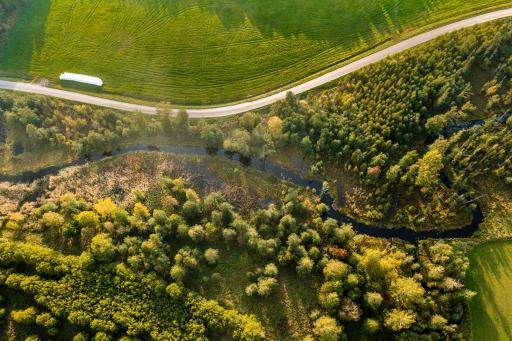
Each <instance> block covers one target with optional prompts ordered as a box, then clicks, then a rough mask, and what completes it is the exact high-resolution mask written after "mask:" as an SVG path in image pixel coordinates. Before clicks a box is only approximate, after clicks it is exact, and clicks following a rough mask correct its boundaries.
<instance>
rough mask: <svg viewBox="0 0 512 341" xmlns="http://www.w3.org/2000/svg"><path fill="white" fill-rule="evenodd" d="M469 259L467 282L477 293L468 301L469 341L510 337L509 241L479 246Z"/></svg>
mask: <svg viewBox="0 0 512 341" xmlns="http://www.w3.org/2000/svg"><path fill="white" fill-rule="evenodd" d="M470 260H471V268H470V272H469V278H468V283H467V284H468V287H469V289H471V290H474V291H476V292H477V296H476V297H475V298H474V299H473V301H472V303H471V321H472V331H473V340H475V341H480V340H484V341H487V340H496V341H501V340H503V341H505V340H511V339H512V296H511V290H512V271H511V264H512V241H500V242H491V243H487V244H484V245H481V246H479V247H477V248H476V249H475V250H473V252H472V253H471V256H470Z"/></svg>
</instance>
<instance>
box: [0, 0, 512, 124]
mask: <svg viewBox="0 0 512 341" xmlns="http://www.w3.org/2000/svg"><path fill="white" fill-rule="evenodd" d="M510 16H512V8H508V9H504V10H499V11H494V12H490V13H486V14H482V15H478V16H475V17H471V18H467V19H464V20H460V21H457V22H454V23H451V24H448V25H445V26H442V27H439V28H436V29H433V30H431V31H428V32H425V33H422V34H419V35H417V36H414V37H412V38H409V39H406V40H403V41H401V42H399V43H397V44H394V45H392V46H389V47H387V48H384V49H382V50H380V51H377V52H375V53H372V54H370V55H368V56H366V57H363V58H361V59H358V60H356V61H354V62H351V63H349V64H346V65H344V66H341V67H339V68H337V69H335V70H333V71H330V72H327V73H325V74H323V75H321V76H318V77H316V78H313V79H311V80H308V81H305V82H303V83H301V84H299V85H296V86H293V87H291V88H287V89H284V90H281V91H279V92H276V93H273V94H269V95H263V96H262V97H260V98H257V99H248V100H246V101H244V102H242V103H238V104H232V105H225V106H219V107H212V108H190V109H187V111H188V114H189V116H190V117H192V118H214V117H225V116H231V115H236V114H240V113H243V112H246V111H250V110H255V109H259V108H262V107H265V106H268V105H270V104H273V103H275V102H277V101H279V100H282V99H284V98H285V97H286V94H287V93H288V92H290V91H291V92H292V93H294V94H300V93H304V92H306V91H309V90H312V89H314V88H317V87H319V86H321V85H324V84H327V83H330V82H332V81H334V80H336V79H338V78H340V77H343V76H345V75H347V74H350V73H352V72H354V71H357V70H359V69H361V68H363V67H365V66H368V65H371V64H373V63H376V62H378V61H381V60H383V59H385V58H387V57H389V56H391V55H394V54H397V53H400V52H403V51H405V50H408V49H410V48H413V47H416V46H418V45H421V44H423V43H426V42H428V41H431V40H433V39H435V38H438V37H440V36H442V35H445V34H447V33H450V32H454V31H457V30H460V29H463V28H466V27H470V26H474V25H478V24H482V23H486V22H489V21H493V20H498V19H503V18H507V17H510ZM0 89H3V90H12V91H20V92H26V93H32V94H38V95H45V96H51V97H57V98H61V99H65V100H70V101H76V102H81V103H86V104H91V105H97V106H101V107H107V108H111V109H117V110H123V111H131V112H141V113H144V114H156V107H154V106H148V105H141V104H135V103H129V102H121V101H116V100H111V99H106V98H101V97H95V96H91V95H86V94H82V93H76V92H72V91H66V90H60V89H54V88H49V87H44V86H41V85H37V84H32V83H24V82H12V81H6V80H0Z"/></svg>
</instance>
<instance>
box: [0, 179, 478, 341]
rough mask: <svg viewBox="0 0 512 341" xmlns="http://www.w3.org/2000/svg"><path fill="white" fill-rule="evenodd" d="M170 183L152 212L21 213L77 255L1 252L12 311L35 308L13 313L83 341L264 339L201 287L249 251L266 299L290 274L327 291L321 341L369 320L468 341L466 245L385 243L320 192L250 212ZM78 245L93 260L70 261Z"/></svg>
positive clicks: (13, 223)
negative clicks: (356, 228)
mask: <svg viewBox="0 0 512 341" xmlns="http://www.w3.org/2000/svg"><path fill="white" fill-rule="evenodd" d="M159 181H160V183H159V185H158V187H159V189H160V191H159V192H158V196H156V199H155V194H154V193H153V194H152V197H153V200H151V202H152V205H149V204H148V200H147V199H148V197H149V195H148V196H147V194H149V193H142V192H140V191H139V192H138V193H137V201H136V202H135V203H134V204H133V206H132V207H120V206H118V205H117V204H116V203H115V202H113V201H112V199H111V198H103V199H100V200H98V201H97V202H87V201H85V200H83V199H80V198H76V197H75V196H74V195H72V194H70V193H68V194H65V195H63V196H61V197H60V198H59V199H58V201H51V200H47V201H45V202H42V203H41V205H40V206H38V207H33V208H32V209H25V210H24V211H23V212H15V213H12V214H11V215H10V218H9V219H7V220H6V222H5V228H8V229H14V230H16V229H20V228H23V229H24V230H27V229H28V230H41V231H44V233H46V234H51V235H53V238H54V239H57V240H59V241H60V243H61V245H62V250H63V251H64V252H65V253H62V252H58V251H54V250H52V249H49V248H47V247H42V246H38V245H35V244H30V243H19V242H14V241H2V242H0V264H1V269H2V276H1V283H2V289H1V293H2V296H3V299H4V304H5V302H6V301H7V302H8V301H9V300H10V299H11V297H16V296H13V294H12V292H13V291H16V292H22V293H24V294H26V295H28V296H30V297H31V301H32V304H31V305H29V306H26V307H23V309H19V310H12V311H11V312H10V317H11V318H12V319H13V320H14V321H15V322H16V323H17V324H19V325H21V326H27V328H30V330H34V331H36V332H37V334H41V335H46V337H51V336H56V335H62V334H61V332H63V330H69V329H72V330H75V331H76V332H77V334H76V335H75V336H74V340H84V339H87V338H88V337H94V339H95V340H110V339H112V337H115V338H121V339H123V340H125V339H126V340H128V339H129V340H132V339H136V338H142V339H145V338H147V337H148V336H150V337H151V338H153V339H180V340H185V339H194V340H196V339H205V338H207V337H210V338H211V337H213V335H222V334H224V333H228V334H229V335H231V336H232V337H233V338H235V339H240V340H255V339H260V338H263V337H264V330H263V329H262V327H261V325H260V324H259V322H258V321H257V320H255V319H254V317H252V316H249V315H242V314H239V313H237V312H235V311H232V310H226V309H224V308H222V307H220V306H219V305H218V304H217V303H216V302H214V301H211V300H207V299H205V298H204V297H202V296H200V295H198V294H197V293H195V291H194V290H193V288H197V287H198V286H199V287H200V286H201V285H203V284H205V282H210V281H213V282H215V281H218V280H219V278H218V277H219V276H220V275H219V274H218V273H215V272H213V273H211V272H210V271H209V269H210V268H213V271H214V270H215V266H216V264H217V262H218V261H219V259H220V258H222V257H226V255H227V254H229V253H230V252H232V249H233V248H246V249H248V250H249V251H250V254H251V256H252V257H254V258H256V259H260V260H261V264H264V265H262V267H259V268H255V269H247V270H248V273H247V276H248V278H249V280H250V282H251V284H250V285H248V286H247V287H246V289H245V292H246V295H247V296H250V297H253V299H255V300H266V299H271V296H272V294H273V291H274V290H275V288H276V286H277V285H278V281H279V273H280V271H281V269H283V268H291V269H294V271H295V273H296V277H297V280H301V278H312V279H313V280H314V281H317V282H318V284H319V288H318V292H317V295H318V303H319V305H318V309H317V310H315V311H313V312H311V314H312V317H311V318H312V320H313V328H312V332H313V335H311V336H310V338H312V337H316V338H318V339H319V340H331V339H337V338H338V337H340V336H341V335H343V333H344V329H343V325H342V324H340V323H339V322H337V321H338V320H340V321H343V322H362V323H361V328H363V329H364V333H368V334H375V333H379V334H380V333H384V334H390V333H395V334H397V335H402V336H403V337H406V338H414V337H415V336H417V335H419V334H422V335H426V334H428V335H430V336H431V337H434V338H444V337H449V338H457V337H459V336H460V331H459V330H458V326H457V322H458V320H459V319H460V318H461V317H462V314H463V307H464V305H465V304H466V302H467V300H468V299H470V298H471V297H472V296H473V295H474V293H473V292H471V291H469V290H466V289H465V288H464V285H463V284H462V282H463V280H464V276H465V270H464V269H466V268H467V266H468V260H467V258H466V257H465V256H464V255H463V254H462V253H461V252H459V251H458V250H457V246H456V245H455V246H451V245H449V244H446V243H443V242H436V243H426V244H423V245H421V246H419V247H418V248H417V247H415V246H414V245H410V244H403V243H396V244H395V243H393V244H388V245H383V244H382V243H378V242H375V241H372V240H371V239H369V238H367V237H365V236H363V235H356V234H355V233H354V232H353V230H352V228H351V226H350V225H341V226H340V225H338V223H337V222H336V221H335V220H332V219H322V214H323V212H324V211H325V210H326V207H325V205H323V204H315V200H317V199H315V197H314V196H311V194H309V193H308V192H297V190H290V191H289V192H288V193H287V194H286V195H285V196H284V197H283V201H282V203H280V204H279V205H273V204H272V205H270V206H268V207H267V208H265V209H257V210H253V211H251V212H250V213H249V214H247V215H241V214H239V213H238V212H237V210H236V209H235V208H234V207H233V206H232V205H230V204H229V203H228V202H226V200H225V199H224V198H223V196H222V195H221V194H219V193H218V192H212V193H210V194H208V195H207V196H206V197H203V198H202V197H200V196H199V195H198V194H197V193H196V192H195V191H194V190H193V189H192V188H190V187H189V186H188V184H187V183H186V182H184V181H183V179H179V178H178V179H170V178H165V177H164V178H161V179H160V180H159ZM22 226H23V227H22ZM76 246H80V247H79V248H75V247H76ZM76 249H78V250H79V249H84V250H85V251H83V252H81V253H80V254H78V255H72V254H69V252H70V251H72V250H76ZM66 250H67V252H66ZM66 253H67V254H68V255H66ZM423 253H426V254H425V255H421V254H423ZM420 255H421V256H420ZM210 273H211V274H210ZM205 275H206V277H205ZM198 291H200V290H198ZM2 312H3V313H4V314H5V313H6V311H5V309H3V310H2ZM61 328H62V329H61ZM32 339H38V338H37V337H36V336H33V337H32ZM32 339H31V340H32Z"/></svg>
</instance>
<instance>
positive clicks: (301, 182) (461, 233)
mask: <svg viewBox="0 0 512 341" xmlns="http://www.w3.org/2000/svg"><path fill="white" fill-rule="evenodd" d="M136 151H147V152H153V151H159V152H164V153H172V154H177V155H200V156H201V155H215V156H217V157H220V158H223V159H228V160H235V161H239V162H243V163H244V164H248V165H249V166H250V167H252V168H255V169H257V170H259V171H262V172H265V173H270V174H272V175H274V176H276V177H279V178H282V179H285V180H288V181H290V182H291V183H293V184H295V185H297V186H301V187H309V188H313V189H315V190H316V192H317V193H319V194H320V195H321V200H322V202H323V203H325V204H326V205H327V206H328V207H329V211H328V213H327V216H328V217H330V218H333V219H336V220H337V221H338V222H340V223H349V224H352V226H353V227H354V230H355V231H356V232H358V233H362V234H366V235H369V236H373V237H379V238H400V239H403V240H405V241H408V242H410V243H417V242H418V240H422V239H429V238H433V239H439V238H467V237H471V236H472V235H473V234H474V233H475V232H476V231H478V228H479V226H480V223H481V222H482V221H483V213H482V210H481V209H480V206H477V208H476V209H475V211H474V212H473V219H472V221H471V223H470V224H469V225H468V226H466V227H463V228H460V229H454V230H446V231H420V232H416V231H414V230H411V229H409V228H407V227H400V228H387V227H384V226H372V225H367V224H364V223H361V222H358V221H356V220H354V219H352V218H350V217H348V216H346V215H344V214H343V213H341V212H339V211H336V210H335V209H334V208H333V204H334V198H333V197H332V196H331V195H330V194H329V193H327V192H326V191H322V188H323V182H322V181H321V180H309V179H307V178H304V177H303V176H301V175H299V174H298V173H295V172H293V171H292V170H290V169H287V168H285V167H282V166H279V165H276V164H272V163H269V162H265V161H263V160H258V159H251V160H247V162H245V160H240V157H239V156H238V155H233V154H231V153H227V152H226V151H224V150H219V151H217V152H211V153H210V152H207V151H206V150H205V149H204V148H203V147H180V146H170V145H162V146H158V147H153V146H146V145H141V144H136V145H130V146H127V147H124V148H120V149H117V150H115V151H113V152H111V153H108V154H100V153H96V154H93V155H91V156H90V157H88V158H83V159H80V160H77V161H74V162H70V163H68V164H64V165H61V166H52V167H47V168H43V169H41V170H38V171H35V172H31V171H28V172H25V173H22V174H19V175H6V174H0V181H9V182H31V181H34V180H37V179H40V178H42V177H44V176H47V175H55V174H57V173H58V172H59V171H60V170H62V169H64V168H67V167H71V166H81V165H84V164H86V163H88V162H91V161H99V160H102V159H104V158H107V157H111V156H120V155H123V154H127V153H131V152H136Z"/></svg>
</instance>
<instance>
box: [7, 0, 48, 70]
mask: <svg viewBox="0 0 512 341" xmlns="http://www.w3.org/2000/svg"><path fill="white" fill-rule="evenodd" d="M50 7H51V0H36V1H29V2H28V3H27V4H26V5H24V6H23V8H22V9H21V10H20V12H19V13H18V17H17V18H16V22H15V24H14V26H13V27H12V28H11V30H10V31H9V32H7V35H6V37H5V40H4V41H0V73H1V74H3V75H13V76H26V75H28V74H29V72H30V65H31V62H32V57H33V55H34V54H36V53H38V52H39V51H40V50H41V48H42V46H43V43H44V36H45V26H46V19H47V18H48V15H49V13H50Z"/></svg>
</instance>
